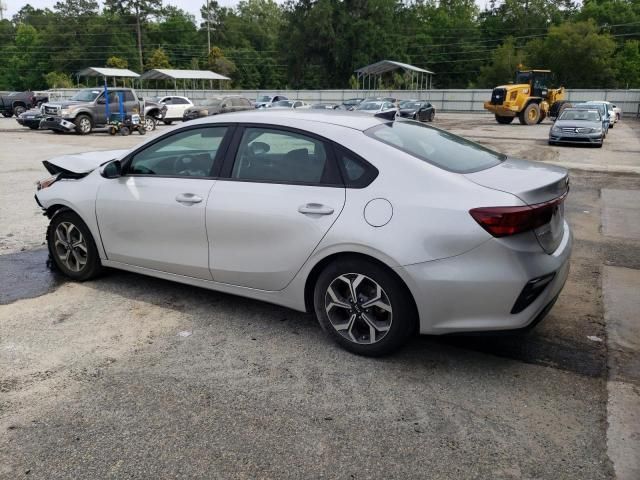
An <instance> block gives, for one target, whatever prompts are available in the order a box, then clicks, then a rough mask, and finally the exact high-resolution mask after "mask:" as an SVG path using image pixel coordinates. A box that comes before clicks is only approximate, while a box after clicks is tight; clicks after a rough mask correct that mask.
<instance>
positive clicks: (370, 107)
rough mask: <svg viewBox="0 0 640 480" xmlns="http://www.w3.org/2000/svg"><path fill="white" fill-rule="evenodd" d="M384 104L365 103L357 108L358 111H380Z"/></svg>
mask: <svg viewBox="0 0 640 480" xmlns="http://www.w3.org/2000/svg"><path fill="white" fill-rule="evenodd" d="M380 107H382V102H364V103H361V104H360V105H358V106H357V107H356V110H380Z"/></svg>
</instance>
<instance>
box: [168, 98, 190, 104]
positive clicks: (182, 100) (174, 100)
mask: <svg viewBox="0 0 640 480" xmlns="http://www.w3.org/2000/svg"><path fill="white" fill-rule="evenodd" d="M172 103H173V104H174V105H187V104H188V103H189V102H187V101H186V100H185V99H184V98H180V97H176V98H174V99H173V102H172Z"/></svg>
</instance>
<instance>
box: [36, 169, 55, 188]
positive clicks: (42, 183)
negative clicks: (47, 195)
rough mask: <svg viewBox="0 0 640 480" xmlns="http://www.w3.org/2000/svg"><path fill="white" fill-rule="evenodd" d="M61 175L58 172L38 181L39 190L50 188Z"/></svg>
mask: <svg viewBox="0 0 640 480" xmlns="http://www.w3.org/2000/svg"><path fill="white" fill-rule="evenodd" d="M59 177H60V174H59V173H56V174H55V175H52V176H50V177H47V178H45V179H43V180H40V181H38V182H36V188H37V189H38V191H39V190H43V189H45V188H49V187H50V186H51V185H53V184H54V183H55V182H56V180H58V178H59Z"/></svg>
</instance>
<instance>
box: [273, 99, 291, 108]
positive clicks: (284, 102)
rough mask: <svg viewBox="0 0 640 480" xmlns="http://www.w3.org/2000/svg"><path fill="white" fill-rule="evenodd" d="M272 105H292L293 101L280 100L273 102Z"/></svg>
mask: <svg viewBox="0 0 640 480" xmlns="http://www.w3.org/2000/svg"><path fill="white" fill-rule="evenodd" d="M273 106H274V107H293V102H291V101H289V100H280V101H278V102H274V103H273Z"/></svg>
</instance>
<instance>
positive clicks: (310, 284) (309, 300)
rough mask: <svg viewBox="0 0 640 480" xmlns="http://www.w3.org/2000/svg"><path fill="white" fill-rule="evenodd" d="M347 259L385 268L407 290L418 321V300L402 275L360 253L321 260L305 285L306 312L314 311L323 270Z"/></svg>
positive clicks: (383, 263) (335, 254)
mask: <svg viewBox="0 0 640 480" xmlns="http://www.w3.org/2000/svg"><path fill="white" fill-rule="evenodd" d="M345 259H359V260H365V261H368V262H371V263H374V264H376V265H378V266H379V267H381V268H383V269H384V270H385V271H386V272H387V273H389V275H391V276H392V277H393V278H395V279H396V280H397V281H398V282H399V284H400V285H402V288H404V289H405V290H406V293H407V294H408V295H409V298H411V303H412V305H411V306H412V308H413V310H414V312H415V318H416V319H418V306H417V304H416V300H415V298H414V297H413V293H412V292H411V289H410V288H409V286H408V285H407V284H406V282H405V281H404V280H403V279H402V277H400V275H398V274H397V272H396V271H395V270H394V269H393V268H391V267H390V266H389V265H387V264H386V263H385V262H383V261H382V260H380V259H379V258H376V257H374V256H372V255H368V254H366V253H359V252H353V251H345V252H337V253H332V254H330V255H327V256H326V257H324V258H322V259H320V260H319V261H318V262H317V263H316V264H315V265H314V266H313V268H312V269H311V270H310V272H309V274H308V275H307V278H306V280H305V285H304V306H305V310H306V311H307V312H308V313H312V312H313V310H314V306H313V290H314V288H315V285H316V282H317V280H318V277H319V276H320V273H321V272H322V270H324V269H325V267H326V266H327V265H329V264H331V263H333V262H336V261H340V260H345ZM419 323H420V322H419V321H416V328H417V327H418V325H419Z"/></svg>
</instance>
